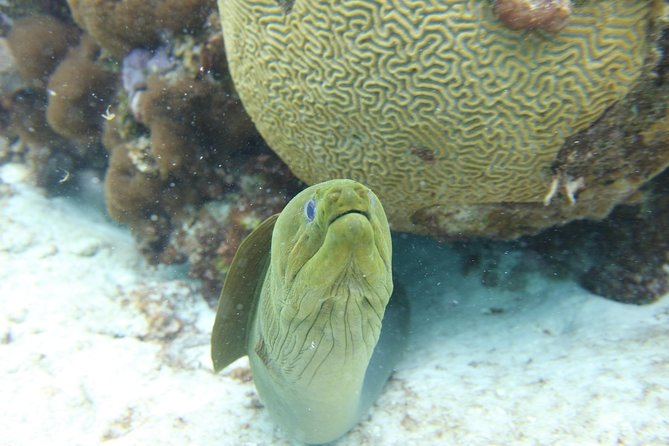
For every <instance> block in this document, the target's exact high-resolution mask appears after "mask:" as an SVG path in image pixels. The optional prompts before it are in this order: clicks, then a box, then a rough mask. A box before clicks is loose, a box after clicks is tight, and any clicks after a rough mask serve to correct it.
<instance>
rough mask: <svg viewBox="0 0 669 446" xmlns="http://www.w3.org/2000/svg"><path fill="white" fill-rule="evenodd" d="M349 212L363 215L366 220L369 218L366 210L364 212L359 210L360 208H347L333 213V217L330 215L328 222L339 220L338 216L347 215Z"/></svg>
mask: <svg viewBox="0 0 669 446" xmlns="http://www.w3.org/2000/svg"><path fill="white" fill-rule="evenodd" d="M349 214H358V215H362V216H364V217H365V218H366V219H367V220H369V213H367V212H365V211H361V210H359V209H349V210H348V211H345V212H341V213H339V214H337V215H335V216H334V217H332V219H331V220H330V223H329V224H332V223H334V222H335V221H337V220H339V219H340V218H342V217H344V216H346V215H349Z"/></svg>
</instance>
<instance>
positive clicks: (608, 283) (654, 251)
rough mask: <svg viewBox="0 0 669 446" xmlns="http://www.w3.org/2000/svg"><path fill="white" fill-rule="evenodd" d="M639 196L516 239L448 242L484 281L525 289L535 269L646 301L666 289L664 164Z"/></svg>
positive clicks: (668, 248) (668, 203) (668, 242)
mask: <svg viewBox="0 0 669 446" xmlns="http://www.w3.org/2000/svg"><path fill="white" fill-rule="evenodd" d="M644 189H645V193H644V195H640V196H639V198H640V199H641V202H639V203H636V204H627V205H622V206H618V207H617V208H616V209H615V210H614V211H613V212H612V213H611V215H609V216H608V217H607V218H605V219H604V220H602V221H587V220H584V221H577V222H572V223H569V224H567V225H565V226H563V227H556V228H551V229H549V230H547V231H544V232H542V233H541V234H539V235H536V236H531V237H522V238H521V239H519V240H517V241H511V242H509V241H507V242H501V241H491V240H485V239H472V240H467V241H461V242H455V243H453V244H451V245H450V246H451V247H452V248H453V249H455V250H456V251H458V252H459V253H460V254H461V257H462V272H463V274H465V275H469V276H473V277H478V278H479V280H480V281H481V283H482V284H483V285H484V286H486V287H489V288H500V289H506V290H512V291H522V290H524V289H525V288H526V287H527V286H528V285H529V284H530V283H531V281H530V277H531V275H532V274H542V275H544V276H547V277H550V278H553V279H555V280H565V279H569V280H575V281H578V282H579V283H580V284H581V285H582V286H583V287H585V288H586V289H588V290H589V291H591V292H592V293H595V294H598V295H600V296H604V297H606V298H609V299H613V300H616V301H620V302H623V303H628V304H637V305H640V304H647V303H651V302H654V301H656V300H657V299H659V298H661V297H662V296H664V295H666V294H667V292H669V239H668V238H667V235H666V228H667V226H668V225H669V172H664V173H663V174H661V175H660V176H658V177H657V178H655V179H653V180H652V181H650V182H649V183H648V184H647V185H646V186H644Z"/></svg>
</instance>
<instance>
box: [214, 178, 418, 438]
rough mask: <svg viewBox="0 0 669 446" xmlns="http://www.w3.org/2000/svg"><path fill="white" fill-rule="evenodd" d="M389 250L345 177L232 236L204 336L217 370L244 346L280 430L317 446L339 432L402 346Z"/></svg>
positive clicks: (382, 220)
mask: <svg viewBox="0 0 669 446" xmlns="http://www.w3.org/2000/svg"><path fill="white" fill-rule="evenodd" d="M391 257H392V244H391V239H390V230H389V228H388V221H387V220H386V215H385V212H384V211H383V207H382V205H381V203H380V202H379V200H378V198H377V197H376V195H374V193H373V192H372V191H371V190H369V189H368V188H367V187H365V186H363V185H362V184H360V183H357V182H355V181H352V180H332V181H327V182H324V183H320V184H316V185H314V186H311V187H309V188H307V189H305V190H304V191H302V192H301V193H299V194H298V195H297V196H296V197H295V198H293V199H292V200H291V201H290V202H289V203H288V204H287V205H286V207H285V208H284V210H283V211H282V212H281V213H280V214H278V215H274V216H272V217H270V218H268V219H267V220H265V221H264V222H263V223H261V224H260V226H259V227H258V228H257V229H256V230H255V231H253V232H252V233H251V234H250V235H249V236H248V237H247V238H246V239H245V240H244V241H243V242H242V244H241V245H240V247H239V250H238V251H237V253H236V255H235V258H234V260H233V262H232V265H231V266H230V270H229V272H228V275H227V277H226V280H225V283H224V285H223V290H222V292H221V297H220V299H219V304H218V310H217V313H216V321H215V323H214V328H213V331H212V335H211V356H212V360H213V363H214V369H215V370H216V371H220V370H222V369H223V368H225V367H226V366H228V365H229V364H230V363H231V362H233V361H234V360H236V359H237V358H240V357H242V356H244V355H248V356H249V361H250V364H251V369H252V372H253V380H254V382H255V385H256V388H257V389H258V393H259V395H260V398H261V399H262V401H263V403H264V404H265V406H266V407H267V410H268V411H269V413H270V416H271V417H272V418H273V419H274V421H275V422H276V423H277V424H278V425H279V426H280V427H281V428H282V429H283V430H284V431H285V432H286V433H287V434H288V435H290V436H291V437H293V438H294V439H296V440H298V441H302V442H305V443H311V444H314V443H326V442H329V441H332V440H335V439H337V438H338V437H340V436H341V435H343V434H345V433H346V432H347V431H348V430H349V429H351V428H352V427H353V426H354V425H355V424H356V423H357V422H358V420H359V419H360V418H361V417H362V416H363V415H364V414H365V413H366V412H367V410H368V409H369V406H370V405H371V404H372V403H373V402H374V400H375V399H376V397H377V396H378V394H379V393H380V392H381V389H382V388H383V385H384V384H385V382H386V381H387V379H388V377H389V375H390V373H391V372H392V369H393V366H394V364H395V363H396V361H397V360H398V358H399V356H400V353H401V351H402V350H403V349H404V342H405V340H406V337H407V330H408V317H409V312H408V305H407V299H406V296H405V295H404V294H403V293H402V292H401V289H400V287H399V286H397V285H396V286H395V291H394V292H393V279H392V272H391ZM391 294H392V299H391V298H390V297H391ZM382 322H383V330H382V329H381V327H382Z"/></svg>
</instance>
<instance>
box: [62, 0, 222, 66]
mask: <svg viewBox="0 0 669 446" xmlns="http://www.w3.org/2000/svg"><path fill="white" fill-rule="evenodd" d="M67 3H68V4H69V6H70V9H71V10H72V16H73V17H74V20H75V22H76V23H77V24H78V25H79V26H81V27H82V28H83V29H84V30H86V31H87V32H88V33H89V34H90V35H91V36H93V38H94V39H95V40H96V41H97V42H98V44H99V45H100V46H101V47H102V48H104V49H106V50H107V51H109V52H110V53H112V54H113V55H115V56H116V57H119V58H120V57H123V55H124V54H126V53H128V52H130V51H131V50H132V49H133V48H138V47H144V48H147V47H153V46H158V44H159V43H160V40H161V37H162V35H163V34H165V33H174V34H177V33H186V32H188V31H189V30H197V29H199V28H200V27H201V26H202V24H203V23H204V21H205V20H206V18H207V16H208V15H209V13H210V12H211V11H212V10H213V9H215V3H214V1H213V0H186V1H184V0H121V1H118V0H68V2H67Z"/></svg>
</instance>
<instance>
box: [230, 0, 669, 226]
mask: <svg viewBox="0 0 669 446" xmlns="http://www.w3.org/2000/svg"><path fill="white" fill-rule="evenodd" d="M535 3H536V2H535ZM219 4H220V7H221V10H223V11H225V14H223V15H222V17H221V19H222V24H223V29H224V32H225V45H226V51H227V53H228V56H229V59H228V61H229V64H230V69H231V72H232V75H233V78H234V80H235V86H236V88H237V89H238V91H239V94H240V97H241V98H242V101H243V102H244V105H245V107H246V109H247V110H248V111H249V113H250V114H251V116H252V118H253V119H254V122H255V123H256V125H257V127H258V129H259V131H260V132H261V134H262V135H263V136H264V137H265V139H266V140H267V142H268V143H269V145H270V146H271V147H272V149H273V150H274V151H276V153H278V154H279V156H281V157H282V159H283V160H284V161H285V162H286V163H287V164H288V165H289V167H290V168H291V170H292V171H293V172H294V173H295V174H296V175H297V176H298V177H300V178H301V179H303V180H304V181H306V182H307V183H316V182H319V181H323V180H325V179H328V178H337V177H348V178H353V179H356V180H358V181H362V182H364V183H366V184H368V185H369V186H370V187H371V188H372V189H374V190H375V191H376V192H377V193H378V194H379V196H380V198H381V200H382V201H383V202H384V203H386V204H387V207H388V214H389V219H390V221H391V224H392V227H393V229H395V230H400V231H411V232H416V233H427V234H432V235H436V236H440V237H447V238H452V237H470V236H477V235H480V236H488V237H497V238H516V237H519V236H521V235H524V234H531V233H537V232H539V231H540V230H542V229H545V228H547V227H550V226H553V225H556V224H564V223H566V222H568V221H571V220H575V219H581V218H602V217H604V216H606V215H607V213H608V212H610V210H611V209H612V208H613V206H615V205H616V204H618V203H621V202H623V201H625V200H626V199H628V198H629V197H630V196H631V195H633V194H634V192H635V191H636V190H637V189H638V187H639V186H640V185H641V184H643V183H644V182H646V181H648V180H649V179H650V178H652V177H653V176H654V175H656V174H657V173H659V172H660V171H661V170H662V169H663V168H664V167H666V166H667V165H668V164H669V148H668V147H669V146H668V145H667V144H666V142H667V141H666V140H664V139H663V140H662V141H657V142H654V143H652V144H648V145H644V146H643V147H642V148H641V149H639V148H638V146H637V145H636V143H635V139H638V136H639V135H640V134H642V133H643V132H644V131H646V130H647V129H648V128H650V127H651V126H653V124H654V123H656V122H658V121H664V111H665V109H666V108H667V84H666V83H664V82H657V79H658V71H657V70H658V66H661V60H660V58H661V52H662V51H664V50H665V48H664V44H663V42H662V39H661V36H662V30H663V29H664V28H663V27H665V26H666V21H664V20H661V19H662V17H661V15H662V14H663V13H664V12H663V6H664V2H659V1H649V2H641V1H637V0H623V1H611V0H605V1H596V2H577V3H574V5H573V6H572V9H571V13H570V15H569V21H568V23H567V24H566V26H565V27H564V28H563V29H561V30H560V32H558V33H550V34H547V33H545V32H543V30H540V29H537V30H534V31H527V30H513V29H509V27H508V26H507V25H505V24H504V23H503V22H502V21H501V20H500V19H499V18H498V17H497V16H496V14H495V11H494V8H493V7H492V5H490V4H489V3H488V2H481V1H474V0H458V1H456V0H450V1H445V2H439V3H438V4H435V3H434V2H427V1H419V2H417V3H412V6H411V7H410V8H409V7H407V5H405V3H404V2H399V1H391V2H369V3H365V4H364V5H362V4H360V3H346V2H329V3H327V4H322V3H309V2H305V3H295V4H293V5H292V7H291V8H286V7H285V5H283V4H278V3H277V2H275V1H270V0H262V1H258V2H254V4H253V7H251V6H250V5H249V4H248V3H247V2H242V1H238V0H220V1H219ZM502 4H503V3H502ZM545 4H546V5H548V3H545ZM537 5H538V3H537ZM551 5H553V6H551V8H553V9H550V8H548V9H543V10H542V11H544V12H546V11H549V10H550V11H553V13H555V14H558V12H556V11H561V10H562V9H561V8H563V9H564V8H566V6H567V3H565V2H552V3H551ZM499 6H500V5H499V4H498V7H499ZM547 7H548V6H547ZM288 10H289V12H288ZM498 12H499V11H498ZM516 12H517V10H516ZM535 18H536V16H535ZM549 22H550V21H549ZM553 22H554V23H553V24H552V25H550V26H555V27H557V24H556V22H555V21H554V20H553ZM547 23H548V22H546V23H544V24H543V25H542V26H544V27H545V26H548V24H547ZM530 25H531V24H528V25H527V26H530ZM531 26H534V25H531ZM537 26H538V25H537ZM636 99H641V103H640V104H639V106H638V107H637V106H636V103H635V100H636ZM646 100H650V101H649V102H645V101H646ZM633 104H635V105H634V106H632V105H633ZM639 111H640V113H639ZM621 126H622V127H623V128H625V130H624V131H620V130H617V129H620V128H621ZM614 132H615V133H616V136H615V137H612V134H613V133H614ZM630 143H632V144H631V145H630ZM627 155H632V156H631V157H629V158H626V156H627ZM615 163H617V164H619V165H621V166H622V167H620V168H614V169H612V167H613V166H614V165H615Z"/></svg>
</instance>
